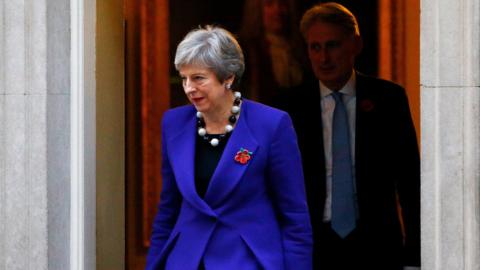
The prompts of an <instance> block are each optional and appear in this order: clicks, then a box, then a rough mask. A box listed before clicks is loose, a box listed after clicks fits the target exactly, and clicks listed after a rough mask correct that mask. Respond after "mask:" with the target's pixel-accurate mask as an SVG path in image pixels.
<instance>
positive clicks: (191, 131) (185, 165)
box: [168, 114, 215, 216]
mask: <svg viewBox="0 0 480 270" xmlns="http://www.w3.org/2000/svg"><path fill="white" fill-rule="evenodd" d="M179 124H181V125H184V127H185V128H183V129H181V131H180V132H179V133H178V134H176V136H173V137H172V139H171V140H169V142H168V157H169V159H170V161H171V165H172V168H173V171H174V174H175V178H176V181H177V186H178V188H179V190H180V192H181V193H182V195H183V198H184V199H185V200H187V201H188V202H189V203H190V204H191V205H193V206H195V207H196V208H197V209H198V210H200V211H202V212H204V213H205V214H207V215H210V216H215V213H214V212H213V211H212V209H211V208H210V207H209V206H208V205H207V204H206V203H205V201H203V200H202V199H201V198H200V196H198V193H197V190H196V187H195V166H194V160H195V141H196V140H195V139H196V138H195V136H196V116H195V114H192V117H191V118H190V119H189V120H188V122H187V123H179Z"/></svg>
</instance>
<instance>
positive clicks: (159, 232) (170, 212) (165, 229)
mask: <svg viewBox="0 0 480 270" xmlns="http://www.w3.org/2000/svg"><path fill="white" fill-rule="evenodd" d="M164 119H165V118H164ZM164 123H165V121H164V122H163V124H162V181H163V182H162V192H161V194H160V203H159V205H158V210H157V214H156V216H155V219H154V221H153V228H152V235H151V238H150V248H149V250H148V254H147V264H146V269H150V268H149V267H152V265H153V263H154V261H155V258H156V257H158V256H159V255H160V253H161V252H162V250H163V247H164V246H165V243H166V242H167V240H168V238H169V236H170V234H171V232H172V229H173V226H174V225H175V222H176V220H177V217H178V214H179V211H180V204H181V201H182V199H181V198H182V197H181V194H180V192H179V190H178V187H177V184H176V180H175V176H174V174H173V171H172V167H171V166H170V161H169V159H168V153H167V143H166V139H167V137H166V135H165V124H164Z"/></svg>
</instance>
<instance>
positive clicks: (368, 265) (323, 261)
mask: <svg viewBox="0 0 480 270" xmlns="http://www.w3.org/2000/svg"><path fill="white" fill-rule="evenodd" d="M320 226H321V229H320V234H321V235H320V236H319V237H317V239H316V244H315V251H314V252H315V254H314V269H315V270H317V269H320V270H356V269H374V270H401V269H402V267H401V266H399V265H397V263H395V262H391V261H390V260H388V259H386V258H383V257H382V256H381V255H379V254H369V252H370V250H371V249H370V248H369V246H368V239H365V237H364V236H363V235H362V233H361V231H360V229H359V228H358V227H357V228H356V229H355V230H354V231H353V232H352V233H350V234H349V235H348V236H347V237H345V238H343V239H342V238H340V237H339V236H338V235H337V234H336V233H335V232H334V231H333V230H332V228H331V224H330V223H322V224H321V225H320ZM397 255H398V256H401V254H397ZM372 258H375V259H372Z"/></svg>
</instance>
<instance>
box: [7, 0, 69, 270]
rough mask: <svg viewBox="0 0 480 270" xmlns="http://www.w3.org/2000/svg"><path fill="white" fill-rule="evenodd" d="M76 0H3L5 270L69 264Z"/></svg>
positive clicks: (63, 267) (65, 267)
mask: <svg viewBox="0 0 480 270" xmlns="http://www.w3.org/2000/svg"><path fill="white" fill-rule="evenodd" d="M66 3H68V1H59V0H53V1H51V0H48V1H47V0H15V1H9V0H1V1H0V270H7V269H8V270H15V269H19V270H29V269H68V260H69V253H68V247H69V239H68V230H69V210H68V209H69V201H70V199H69V173H70V171H69V166H70V163H69V147H68V145H69V136H70V133H69V121H70V119H69V108H70V106H69V104H70V101H69V94H68V93H69V91H68V90H69V83H68V82H69V77H68V74H69V70H70V69H69V47H70V39H69V30H68V29H69V15H68V8H69V7H68V5H67V4H66Z"/></svg>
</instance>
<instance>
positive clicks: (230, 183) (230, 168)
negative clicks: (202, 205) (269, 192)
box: [205, 100, 258, 208]
mask: <svg viewBox="0 0 480 270" xmlns="http://www.w3.org/2000/svg"><path fill="white" fill-rule="evenodd" d="M241 148H243V149H247V150H248V151H250V152H252V159H251V160H250V161H248V162H247V163H246V164H241V163H238V162H236V161H235V159H234V158H235V156H236V154H237V152H238V151H239V150H240V149H241ZM257 148H258V143H257V141H256V140H255V138H254V137H253V135H252V133H251V132H250V128H249V127H248V101H247V100H244V102H243V104H242V113H241V114H240V117H239V119H238V123H237V126H236V127H235V129H234V130H233V133H232V135H231V137H230V139H229V140H228V142H227V145H226V146H225V150H224V151H223V154H222V157H221V158H220V161H219V163H218V165H217V168H216V170H215V172H214V173H213V176H212V179H211V181H210V184H209V186H208V189H207V193H206V194H205V201H206V202H207V203H208V204H209V205H210V206H211V207H213V208H215V206H216V205H219V204H220V203H221V202H222V201H223V200H224V199H225V198H226V197H227V196H228V195H229V193H230V192H231V191H232V190H233V189H234V188H235V186H236V185H237V184H238V182H239V181H240V179H241V178H242V176H243V174H244V173H245V171H246V169H247V168H248V166H249V164H250V163H251V162H254V160H255V152H256V150H257Z"/></svg>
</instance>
